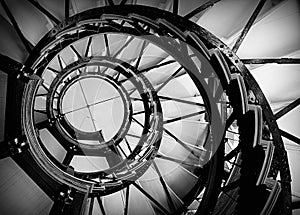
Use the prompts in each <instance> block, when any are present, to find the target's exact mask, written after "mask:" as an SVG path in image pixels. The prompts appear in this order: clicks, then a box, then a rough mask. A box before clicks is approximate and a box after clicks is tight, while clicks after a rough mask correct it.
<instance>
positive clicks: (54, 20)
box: [27, 0, 60, 24]
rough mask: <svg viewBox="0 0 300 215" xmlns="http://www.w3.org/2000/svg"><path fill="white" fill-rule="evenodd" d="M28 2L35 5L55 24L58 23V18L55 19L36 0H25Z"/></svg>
mask: <svg viewBox="0 0 300 215" xmlns="http://www.w3.org/2000/svg"><path fill="white" fill-rule="evenodd" d="M27 1H28V2H30V3H31V4H32V5H33V6H35V7H36V8H37V9H38V10H39V11H41V12H42V13H43V14H45V15H46V16H47V17H48V18H49V19H50V20H52V21H53V22H54V23H55V24H58V23H60V21H59V19H57V18H56V17H55V16H54V15H53V14H52V13H50V12H49V11H48V10H47V9H46V8H44V7H43V6H41V5H40V4H39V3H38V2H37V1H34V0H27Z"/></svg>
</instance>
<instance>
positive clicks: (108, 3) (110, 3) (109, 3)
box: [105, 0, 115, 6]
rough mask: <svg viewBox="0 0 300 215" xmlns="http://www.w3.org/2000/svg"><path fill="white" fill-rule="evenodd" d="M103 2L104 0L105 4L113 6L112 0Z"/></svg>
mask: <svg viewBox="0 0 300 215" xmlns="http://www.w3.org/2000/svg"><path fill="white" fill-rule="evenodd" d="M105 2H106V5H108V6H114V5H115V3H114V1H113V0H105Z"/></svg>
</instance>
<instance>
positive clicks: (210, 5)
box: [184, 0, 220, 19]
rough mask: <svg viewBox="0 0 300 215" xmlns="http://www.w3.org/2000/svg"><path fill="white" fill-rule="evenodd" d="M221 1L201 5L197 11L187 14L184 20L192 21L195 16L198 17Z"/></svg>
mask: <svg viewBox="0 0 300 215" xmlns="http://www.w3.org/2000/svg"><path fill="white" fill-rule="evenodd" d="M219 1H220V0H211V1H208V2H206V3H204V4H202V5H200V6H199V7H197V8H196V9H195V10H193V11H191V12H190V13H188V14H186V15H185V16H184V18H186V19H190V18H192V17H193V16H195V15H197V14H198V13H201V12H202V11H204V10H206V9H207V8H209V7H212V6H214V4H216V3H217V2H219Z"/></svg>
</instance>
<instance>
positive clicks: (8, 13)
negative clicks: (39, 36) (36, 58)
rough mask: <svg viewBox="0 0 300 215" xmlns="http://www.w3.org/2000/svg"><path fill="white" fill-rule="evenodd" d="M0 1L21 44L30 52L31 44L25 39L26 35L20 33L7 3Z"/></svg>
mask: <svg viewBox="0 0 300 215" xmlns="http://www.w3.org/2000/svg"><path fill="white" fill-rule="evenodd" d="M0 1H1V4H2V7H3V9H4V11H5V13H6V14H7V16H8V18H9V20H10V22H11V23H12V25H13V27H14V28H15V30H16V32H17V34H18V36H19V37H20V39H21V41H22V43H23V45H24V46H25V48H26V50H27V51H28V52H29V53H30V52H31V50H32V44H31V43H30V42H29V41H28V40H27V39H26V37H25V36H24V34H23V33H22V31H21V29H20V27H19V25H18V23H17V21H16V19H15V18H14V16H13V15H12V13H11V11H10V9H9V8H8V6H7V4H6V3H5V1H4V0H0Z"/></svg>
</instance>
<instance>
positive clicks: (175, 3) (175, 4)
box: [173, 0, 179, 15]
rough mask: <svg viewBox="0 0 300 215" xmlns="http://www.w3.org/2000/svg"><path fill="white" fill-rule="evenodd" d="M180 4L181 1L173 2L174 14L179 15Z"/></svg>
mask: <svg viewBox="0 0 300 215" xmlns="http://www.w3.org/2000/svg"><path fill="white" fill-rule="evenodd" d="M178 4H179V0H173V13H174V14H176V15H177V14H178Z"/></svg>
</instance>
